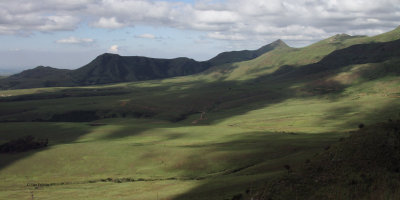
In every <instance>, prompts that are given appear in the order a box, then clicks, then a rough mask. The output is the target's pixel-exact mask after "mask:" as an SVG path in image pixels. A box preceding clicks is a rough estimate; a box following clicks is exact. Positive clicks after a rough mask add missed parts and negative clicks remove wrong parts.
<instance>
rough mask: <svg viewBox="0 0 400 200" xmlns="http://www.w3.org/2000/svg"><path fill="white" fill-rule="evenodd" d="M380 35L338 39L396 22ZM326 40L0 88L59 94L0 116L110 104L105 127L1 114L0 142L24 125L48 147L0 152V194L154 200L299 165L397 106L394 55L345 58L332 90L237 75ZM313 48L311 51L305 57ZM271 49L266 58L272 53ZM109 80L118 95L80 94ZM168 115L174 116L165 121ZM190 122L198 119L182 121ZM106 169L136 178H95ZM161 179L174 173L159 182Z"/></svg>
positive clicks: (297, 58) (223, 190)
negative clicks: (175, 71) (247, 55)
mask: <svg viewBox="0 0 400 200" xmlns="http://www.w3.org/2000/svg"><path fill="white" fill-rule="evenodd" d="M388 34H389V35H391V36H390V37H389V36H388ZM388 34H386V35H381V36H377V37H371V38H352V39H349V40H352V41H351V42H349V40H345V41H344V42H343V43H344V46H345V45H350V43H352V42H354V41H353V40H362V41H363V42H370V41H374V40H375V41H388V40H389V39H390V38H391V39H393V38H395V37H394V36H396V34H398V30H397V32H396V31H394V32H392V33H388ZM393 35H394V36H393ZM346 42H349V44H347V43H346ZM324 45H325V47H324ZM333 46H334V45H332V44H331V43H329V42H327V41H322V42H320V43H319V44H318V43H317V44H315V45H314V47H313V46H309V47H306V48H303V49H287V48H282V49H276V50H274V51H272V52H269V53H267V54H264V55H263V56H261V57H260V58H257V59H255V60H251V61H247V62H243V63H238V64H234V65H233V66H227V65H226V66H222V67H219V68H214V69H213V70H212V71H211V70H210V71H208V72H205V73H203V74H200V75H195V76H187V77H179V78H173V79H165V80H157V81H146V82H138V83H121V84H116V85H108V86H94V87H83V88H78V89H73V90H71V89H68V88H45V89H31V90H12V91H1V95H3V96H12V97H13V98H15V97H18V96H19V95H22V94H25V95H34V96H35V95H36V96H37V95H38V94H40V95H43V94H44V96H45V97H46V96H51V95H54V94H58V93H61V94H65V93H68V94H69V95H70V97H68V98H50V99H42V100H24V101H22V100H21V101H13V102H1V103H0V109H1V110H2V117H1V118H2V119H19V120H30V119H37V118H42V119H45V118H50V117H51V113H63V112H68V111H71V110H85V109H86V110H97V111H98V114H99V115H101V116H111V115H112V114H116V116H117V117H119V118H116V119H102V120H99V121H98V122H99V123H105V124H106V125H104V126H90V125H89V123H65V122H58V123H54V122H40V123H38V122H36V123H32V122H18V123H1V124H0V126H1V127H0V128H1V129H0V130H2V132H1V138H0V140H1V141H0V143H3V142H6V141H8V140H10V139H12V138H16V137H19V136H23V135H26V134H27V133H28V132H27V130H29V133H32V134H34V135H35V136H37V137H39V138H49V141H50V144H51V146H50V147H49V148H47V149H43V150H38V151H34V152H27V153H21V154H14V155H1V156H2V158H1V160H0V167H1V168H0V178H1V179H2V180H5V181H4V182H2V183H1V184H0V190H1V192H0V198H7V199H21V198H29V197H30V191H34V195H35V197H38V198H40V199H51V198H52V197H54V196H57V197H58V198H62V197H63V196H64V197H65V198H67V199H70V198H71V197H74V198H78V199H110V198H119V199H156V198H157V194H158V195H159V198H160V199H162V198H176V199H196V198H198V199H205V196H206V197H207V199H224V198H230V197H231V196H232V195H234V194H235V193H236V192H237V191H243V190H244V188H247V187H252V185H253V184H254V185H257V183H258V182H261V181H263V180H265V179H269V178H271V177H274V176H276V175H279V174H281V173H283V172H284V171H283V170H284V168H283V167H282V166H283V165H285V164H290V165H291V166H297V165H299V163H302V162H304V160H305V159H307V158H309V157H311V156H312V155H313V154H315V153H316V152H319V151H320V150H321V149H322V148H323V147H325V146H326V145H328V144H330V143H332V142H334V141H336V140H337V139H338V138H339V137H342V136H344V135H346V133H347V132H348V131H349V130H352V129H354V128H356V126H357V125H358V124H359V123H360V122H363V123H366V124H369V123H373V122H375V121H380V120H382V119H387V118H393V117H394V116H397V114H398V112H399V110H398V109H394V108H399V104H400V102H399V101H398V98H399V93H400V91H399V90H400V89H399V88H400V87H399V85H400V80H399V79H398V75H397V73H391V72H390V70H389V72H387V71H386V70H385V69H393V67H395V66H397V65H398V63H399V61H398V60H396V59H390V60H387V61H384V62H380V63H367V64H356V65H351V66H347V68H346V70H343V71H342V72H337V73H332V74H328V75H326V76H324V77H323V78H324V81H327V80H334V81H336V82H339V83H340V84H341V86H343V87H342V88H341V89H340V90H338V91H333V92H326V91H321V90H326V89H329V87H328V86H329V84H328V85H327V84H326V83H325V82H323V81H322V82H318V81H317V82H315V81H314V82H313V81H304V80H303V81H296V80H295V81H289V82H280V83H274V82H273V81H271V80H269V79H252V78H254V77H256V76H255V73H253V72H250V73H248V74H246V73H247V72H248V71H249V70H250V69H249V68H248V66H249V65H250V64H251V66H252V67H253V68H255V69H257V70H255V71H258V72H259V73H265V74H267V73H268V72H273V69H277V68H278V67H279V66H280V65H282V64H287V65H296V66H297V65H303V64H308V63H312V62H317V61H318V60H320V59H321V58H322V57H321V58H320V57H319V56H323V55H326V54H328V53H329V52H331V51H333V50H334V48H337V47H333ZM323 50H324V51H323ZM280 51H282V52H292V56H288V57H285V56H284V55H283V54H278V52H280ZM317 52H319V53H320V54H319V55H315V53H317ZM273 54H275V55H276V56H273V57H271V55H273ZM262 58H264V60H263V59H262ZM289 58H290V59H292V60H289ZM270 59H273V61H271V60H270ZM282 60H283V61H285V63H281V61H282ZM268 62H270V64H268ZM257 64H258V65H257ZM232 70H233V71H232ZM251 70H253V69H251ZM251 70H250V71H251ZM245 71H247V72H246V73H244V74H242V76H241V75H240V74H241V73H242V72H245ZM378 72H380V73H378ZM379 74H381V75H379ZM235 77H236V78H235ZM238 79H239V80H240V81H238ZM246 80H247V81H246ZM321 88H322V89H321ZM66 89H68V90H67V91H66ZM110 89H111V91H122V92H123V93H121V94H115V95H105V96H92V97H85V95H84V94H89V95H98V93H102V92H106V93H107V92H110ZM103 95H104V94H103ZM31 97H32V96H28V97H27V98H31ZM53 97H54V96H53ZM7 98H10V97H7ZM39 98H42V97H40V96H39ZM371 102H373V103H371ZM133 111H135V112H139V111H140V113H153V114H154V116H152V118H151V119H149V118H142V119H132V118H122V117H123V113H125V115H126V116H128V117H129V116H134V115H135V112H133ZM200 111H206V112H207V117H208V120H203V121H201V120H198V119H199V116H200V114H199V113H195V112H200ZM136 114H137V113H136ZM186 115H188V116H186ZM182 116H185V117H187V118H182ZM176 119H181V121H179V122H177V123H171V122H170V121H171V120H176ZM165 120H169V121H165ZM195 120H198V123H197V124H193V122H194V121H195ZM108 177H110V178H114V179H115V178H133V179H139V178H142V179H144V180H147V181H139V182H125V183H120V184H116V183H113V182H101V181H99V180H100V179H106V178H108ZM168 178H176V179H177V180H165V179H168ZM198 178H200V179H201V180H196V179H198ZM151 179H160V180H156V181H150V180H151ZM89 181H92V182H94V183H88V182H89ZM71 182H72V183H75V184H68V185H61V186H52V187H39V188H36V189H35V187H27V186H26V184H27V183H71ZM77 183H81V184H77ZM66 194H68V196H65V195H66Z"/></svg>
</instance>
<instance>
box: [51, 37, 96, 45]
mask: <svg viewBox="0 0 400 200" xmlns="http://www.w3.org/2000/svg"><path fill="white" fill-rule="evenodd" d="M56 42H57V43H61V44H89V43H93V42H94V40H93V39H91V38H76V37H73V36H71V37H68V38H63V39H59V40H57V41H56Z"/></svg>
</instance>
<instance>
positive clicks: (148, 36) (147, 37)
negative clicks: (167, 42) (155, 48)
mask: <svg viewBox="0 0 400 200" xmlns="http://www.w3.org/2000/svg"><path fill="white" fill-rule="evenodd" d="M136 37H138V38H144V39H156V36H155V35H153V34H150V33H145V34H141V35H136Z"/></svg>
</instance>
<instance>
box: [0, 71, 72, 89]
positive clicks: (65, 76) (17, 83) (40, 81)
mask: <svg viewBox="0 0 400 200" xmlns="http://www.w3.org/2000/svg"><path fill="white" fill-rule="evenodd" d="M71 71H72V70H68V69H56V68H52V67H44V66H38V67H36V68H34V69H28V70H24V71H22V72H21V73H18V74H15V75H11V76H9V77H7V78H4V79H1V80H0V88H2V89H19V88H36V87H56V86H74V84H73V83H72V82H71V78H70V75H69V73H70V72H71Z"/></svg>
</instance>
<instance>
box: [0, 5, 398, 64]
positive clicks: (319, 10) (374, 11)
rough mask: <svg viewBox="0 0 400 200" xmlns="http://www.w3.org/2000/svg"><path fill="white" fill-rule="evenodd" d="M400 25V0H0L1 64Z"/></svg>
mask: <svg viewBox="0 0 400 200" xmlns="http://www.w3.org/2000/svg"><path fill="white" fill-rule="evenodd" d="M399 25H400V0H379V1H377V0H351V1H349V0H41V1H36V0H35V1H32V0H0V44H1V45H0V70H1V69H3V70H4V69H11V70H16V69H27V68H33V67H35V66H39V65H44V66H52V67H57V68H67V69H76V68H79V67H81V66H83V65H85V64H87V63H89V62H90V61H91V60H93V59H94V58H95V57H96V56H98V55H100V54H103V53H116V54H119V55H122V56H147V57H156V58H175V57H189V58H193V59H196V60H199V61H202V60H208V59H210V58H212V57H213V56H215V55H217V54H218V53H221V52H224V51H233V50H243V49H250V50H252V49H257V48H259V47H261V46H263V45H266V44H269V43H271V42H273V41H275V40H277V39H282V40H283V41H285V42H286V43H287V44H288V45H290V46H293V47H302V46H307V45H310V44H312V43H313V42H316V41H318V40H321V39H324V38H327V37H330V36H332V35H335V34H338V33H346V34H350V35H369V36H371V35H376V34H380V33H383V32H386V31H389V30H392V29H394V28H396V27H397V26H399Z"/></svg>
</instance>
